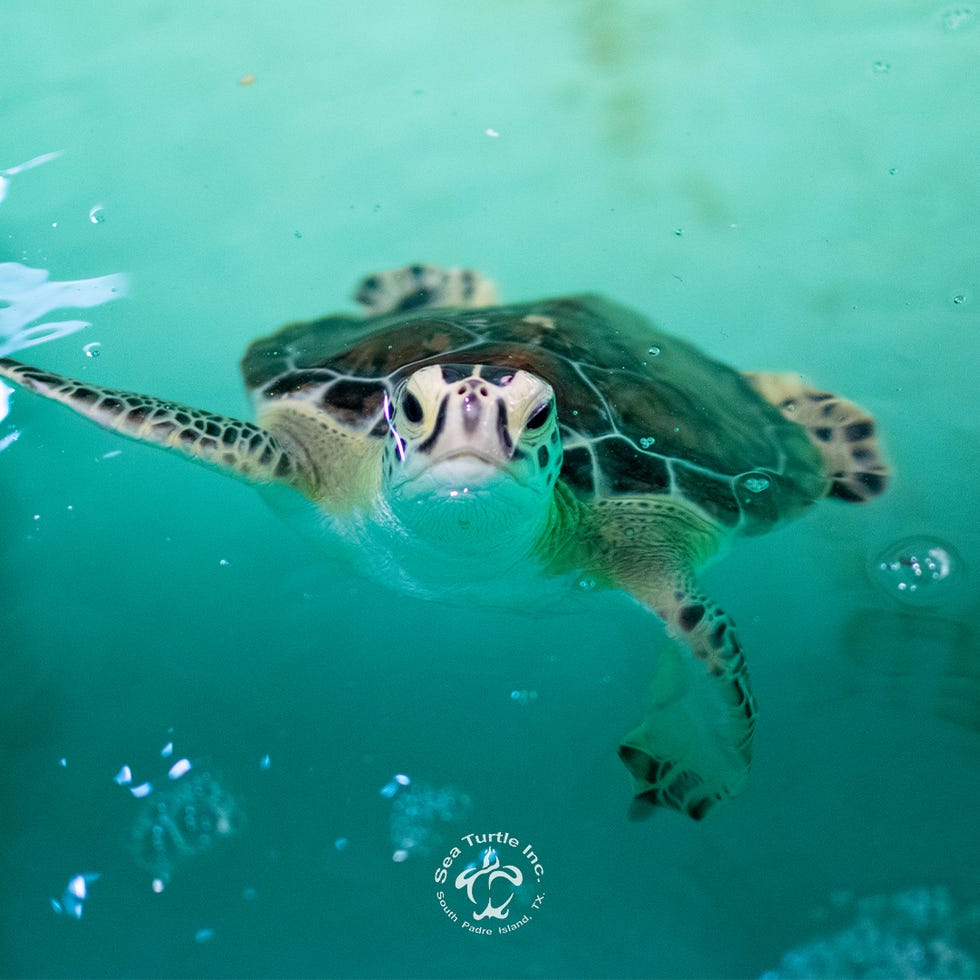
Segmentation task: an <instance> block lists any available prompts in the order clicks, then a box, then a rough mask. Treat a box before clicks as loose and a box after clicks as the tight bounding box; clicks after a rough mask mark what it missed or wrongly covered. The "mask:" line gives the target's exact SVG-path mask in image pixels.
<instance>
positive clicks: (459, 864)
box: [434, 831, 544, 936]
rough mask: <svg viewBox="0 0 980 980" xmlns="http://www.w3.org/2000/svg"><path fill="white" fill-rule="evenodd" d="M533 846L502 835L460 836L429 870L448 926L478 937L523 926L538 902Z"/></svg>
mask: <svg viewBox="0 0 980 980" xmlns="http://www.w3.org/2000/svg"><path fill="white" fill-rule="evenodd" d="M543 878H544V866H543V865H542V864H541V859H540V858H539V857H538V855H537V854H536V853H535V849H534V847H533V845H531V844H530V843H526V842H523V841H521V840H519V839H518V838H517V837H514V836H513V835H512V834H510V833H507V832H505V831H496V832H494V833H492V834H464V835H463V836H462V837H460V839H459V843H458V844H455V845H454V846H453V847H451V848H450V849H449V853H448V854H446V856H445V857H444V858H443V859H442V861H441V862H440V863H439V866H438V867H437V868H436V870H435V875H434V880H435V883H436V885H438V886H440V887H438V888H437V889H436V901H437V902H438V903H439V907H440V908H441V909H442V911H443V913H444V914H445V916H446V917H447V918H448V919H449V921H450V922H452V923H455V924H456V925H457V926H459V928H460V929H464V930H466V931H467V932H472V933H475V934H476V935H480V936H493V935H503V934H504V933H508V932H514V931H516V930H517V929H520V928H521V927H522V926H525V925H527V924H528V923H529V922H530V921H531V919H533V918H534V916H535V913H536V912H537V911H538V909H540V908H541V903H542V902H543V901H544V888H543V887H542V881H543Z"/></svg>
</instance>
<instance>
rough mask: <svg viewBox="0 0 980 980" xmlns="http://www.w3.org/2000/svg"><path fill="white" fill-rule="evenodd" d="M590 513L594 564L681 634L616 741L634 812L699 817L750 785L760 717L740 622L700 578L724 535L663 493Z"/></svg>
mask: <svg viewBox="0 0 980 980" xmlns="http://www.w3.org/2000/svg"><path fill="white" fill-rule="evenodd" d="M592 520H593V521H594V522H595V523H594V524H592V523H591V522H590V523H589V524H588V525H586V536H585V539H584V541H583V544H584V545H585V546H586V548H587V549H591V551H592V560H593V561H595V562H596V563H597V567H598V569H599V570H600V571H601V572H602V574H603V576H604V577H608V580H609V581H610V582H611V583H615V584H617V585H618V586H619V587H620V588H622V589H624V590H625V591H627V592H629V593H630V594H632V595H633V596H634V597H635V598H636V599H637V600H638V601H639V602H640V603H641V604H642V605H643V606H644V607H645V608H646V609H647V610H648V611H649V612H650V613H651V614H653V615H655V616H657V617H659V618H660V620H661V621H662V622H663V623H664V624H665V625H666V627H667V632H668V633H669V634H670V636H671V637H673V638H674V640H675V641H676V642H674V643H670V644H669V645H668V647H667V649H665V650H664V651H663V652H662V653H661V654H660V657H659V659H658V660H657V662H656V667H655V670H654V677H653V684H652V688H651V691H650V697H649V700H648V702H647V707H646V711H645V716H644V718H643V721H642V722H641V724H640V725H638V726H637V727H636V728H634V729H633V731H631V732H630V733H629V735H627V736H626V738H624V739H623V742H622V744H621V745H620V748H619V757H620V759H622V761H623V763H624V765H625V766H626V768H627V769H629V771H630V773H631V774H632V776H633V795H634V803H633V807H632V815H634V816H640V815H642V813H643V811H644V810H649V809H650V808H651V807H654V806H664V807H669V808H670V809H672V810H678V811H680V812H681V813H686V814H687V815H688V816H690V817H692V818H693V819H695V820H700V819H701V818H702V817H703V816H704V815H705V814H706V813H707V812H708V811H709V810H710V809H711V808H712V807H713V806H714V805H715V804H716V803H718V802H719V801H721V800H724V799H727V798H729V797H731V796H734V795H735V794H736V793H738V792H739V791H740V790H741V789H742V787H743V785H744V784H745V781H746V779H747V778H748V774H749V766H750V764H751V761H752V735H753V731H754V729H755V718H756V706H755V699H754V698H753V697H752V693H751V690H750V689H749V675H748V670H747V669H746V666H745V657H744V656H743V654H742V647H741V644H740V643H739V641H738V638H737V636H736V635H735V626H734V624H733V623H732V621H731V619H730V618H729V617H728V616H727V615H726V614H725V613H724V612H723V611H722V610H721V609H720V608H719V607H718V606H717V604H716V603H714V602H713V601H712V600H711V599H710V598H708V597H707V596H706V595H704V594H703V593H702V592H701V591H700V589H699V588H698V587H697V583H696V578H695V576H696V573H697V569H698V568H699V567H700V566H701V565H703V564H704V562H705V561H706V560H707V559H708V558H709V557H710V556H711V555H712V554H713V553H714V551H715V550H716V548H717V546H718V542H719V540H720V539H721V537H722V533H721V531H720V530H719V529H718V527H717V526H716V525H714V524H713V523H712V522H711V521H709V520H708V519H706V518H705V517H704V516H703V515H701V514H700V512H699V511H697V510H695V509H694V508H692V507H688V506H686V505H684V504H683V503H682V502H680V501H678V500H673V499H671V498H665V497H657V498H654V499H652V500H651V499H648V498H643V497H640V498H635V499H630V498H622V497H620V498H615V499H612V500H608V501H603V502H600V503H599V504H598V505H597V506H596V508H595V515H594V517H593V518H592Z"/></svg>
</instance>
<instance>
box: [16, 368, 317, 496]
mask: <svg viewBox="0 0 980 980" xmlns="http://www.w3.org/2000/svg"><path fill="white" fill-rule="evenodd" d="M0 377H4V378H8V379H9V380H11V381H14V382H16V383H17V384H19V385H21V386H22V387H24V388H27V389H28V390H29V391H34V392H37V393H38V394H39V395H43V396H44V397H45V398H50V399H52V400H54V401H57V402H61V403H62V404H63V405H67V406H68V407H69V408H70V409H72V410H73V411H75V412H78V414H79V415H83V416H85V418H87V419H90V420H91V421H93V422H95V423H97V424H98V425H101V426H103V427H105V428H107V429H112V430H114V431H115V432H119V433H121V434H122V435H124V436H129V437H130V438H132V439H139V440H140V441H141V442H149V443H152V444H153V445H156V446H161V447H163V448H166V449H174V450H176V451H177V452H180V453H183V454H184V455H185V456H189V457H190V458H192V459H195V460H198V461H200V462H203V463H209V464H211V465H212V466H217V467H218V468H219V469H222V470H225V471H226V472H228V473H230V474H231V475H233V476H238V477H241V478H243V479H246V480H249V481H250V482H252V483H285V484H287V485H288V486H291V487H294V488H295V489H297V490H299V491H300V492H301V493H305V494H306V495H307V496H311V495H312V490H313V487H312V484H313V482H314V476H313V473H312V469H311V468H310V467H309V465H308V464H307V463H306V460H305V456H304V455H303V454H302V453H301V452H300V451H299V449H298V447H296V446H294V445H292V444H289V443H287V442H286V441H284V440H283V439H282V438H281V437H279V436H278V435H275V434H273V433H271V432H269V431H268V430H266V429H263V428H261V427H260V426H257V425H255V424H253V423H252V422H244V421H242V420H240V419H233V418H229V417H228V416H226V415H216V414H214V413H213V412H205V411H202V410H201V409H197V408H191V407H190V406H188V405H180V404H177V403H176V402H169V401H164V400H163V399H160V398H154V397H152V396H150V395H141V394H138V393H136V392H132V391H119V390H116V389H114V388H102V387H100V386H99V385H94V384H90V383H89V382H87V381H76V380H74V379H72V378H66V377H63V376H62V375H60V374H53V373H51V372H50V371H42V370H41V369H40V368H35V367H29V366H28V365H26V364H21V363H20V362H19V361H15V360H12V359H11V358H0Z"/></svg>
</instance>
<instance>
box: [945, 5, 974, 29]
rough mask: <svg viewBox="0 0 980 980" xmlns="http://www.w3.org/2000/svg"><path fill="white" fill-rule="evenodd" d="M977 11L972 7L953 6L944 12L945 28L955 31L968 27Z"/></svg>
mask: <svg viewBox="0 0 980 980" xmlns="http://www.w3.org/2000/svg"><path fill="white" fill-rule="evenodd" d="M974 16H975V11H974V9H973V8H972V7H967V6H963V7H951V8H950V9H949V10H946V11H944V12H943V14H942V23H943V30H944V31H948V32H949V33H953V32H954V31H958V30H959V29H960V28H961V27H966V25H967V24H969V23H970V21H971V20H973V18H974Z"/></svg>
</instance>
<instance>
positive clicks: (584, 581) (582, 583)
mask: <svg viewBox="0 0 980 980" xmlns="http://www.w3.org/2000/svg"><path fill="white" fill-rule="evenodd" d="M575 584H576V585H577V586H578V588H579V589H581V590H582V591H583V592H593V591H594V590H595V586H596V581H595V579H594V578H592V577H591V576H589V575H586V576H584V577H583V578H580V579H579V580H578V582H576V583H575Z"/></svg>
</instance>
